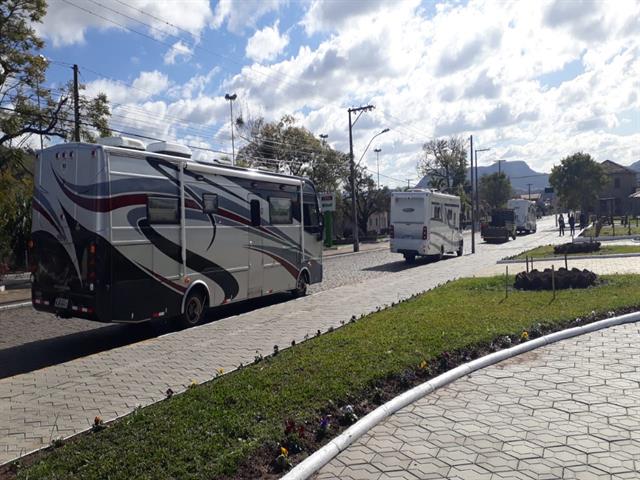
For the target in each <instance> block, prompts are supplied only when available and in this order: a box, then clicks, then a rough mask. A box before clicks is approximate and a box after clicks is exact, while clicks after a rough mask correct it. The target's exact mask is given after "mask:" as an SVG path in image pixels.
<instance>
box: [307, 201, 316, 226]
mask: <svg viewBox="0 0 640 480" xmlns="http://www.w3.org/2000/svg"><path fill="white" fill-rule="evenodd" d="M318 225H320V218H319V214H318V208H317V207H316V204H315V203H307V202H305V203H304V226H305V227H317V226H318Z"/></svg>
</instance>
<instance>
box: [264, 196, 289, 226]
mask: <svg viewBox="0 0 640 480" xmlns="http://www.w3.org/2000/svg"><path fill="white" fill-rule="evenodd" d="M269 217H270V218H271V224H272V225H282V224H290V223H292V222H293V220H292V218H291V199H290V198H284V197H269Z"/></svg>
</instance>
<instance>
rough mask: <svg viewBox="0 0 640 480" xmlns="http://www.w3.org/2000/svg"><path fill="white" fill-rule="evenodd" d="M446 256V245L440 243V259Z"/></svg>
mask: <svg viewBox="0 0 640 480" xmlns="http://www.w3.org/2000/svg"><path fill="white" fill-rule="evenodd" d="M443 258H444V245H440V253H439V254H438V260H442V259H443Z"/></svg>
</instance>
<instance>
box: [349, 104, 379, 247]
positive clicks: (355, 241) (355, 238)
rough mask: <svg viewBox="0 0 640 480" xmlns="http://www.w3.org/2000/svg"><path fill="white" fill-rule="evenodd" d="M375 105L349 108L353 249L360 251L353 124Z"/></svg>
mask: <svg viewBox="0 0 640 480" xmlns="http://www.w3.org/2000/svg"><path fill="white" fill-rule="evenodd" d="M374 108H375V107H374V106H373V105H366V106H364V107H357V108H349V109H348V111H349V169H350V171H351V178H350V180H351V181H350V183H351V219H352V221H353V251H354V252H358V251H360V241H359V239H358V215H357V211H356V164H355V162H354V159H353V133H352V130H353V126H354V125H355V123H356V122H357V121H358V119H359V118H360V115H362V113H363V112H366V111H370V110H373V109H374ZM356 112H359V113H358V116H357V117H356V119H355V120H354V121H353V122H352V121H351V114H352V113H356Z"/></svg>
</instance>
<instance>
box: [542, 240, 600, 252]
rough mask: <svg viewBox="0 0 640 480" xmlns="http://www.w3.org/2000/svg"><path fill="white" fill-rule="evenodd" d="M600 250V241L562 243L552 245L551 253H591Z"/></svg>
mask: <svg viewBox="0 0 640 480" xmlns="http://www.w3.org/2000/svg"><path fill="white" fill-rule="evenodd" d="M598 250H600V242H584V243H572V242H570V243H563V244H562V245H556V246H555V247H553V253H556V254H558V255H564V254H565V253H567V254H571V253H591V252H597V251H598Z"/></svg>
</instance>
